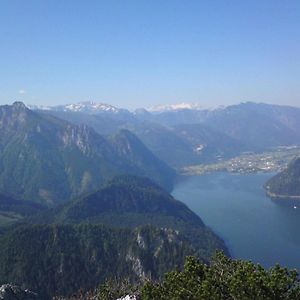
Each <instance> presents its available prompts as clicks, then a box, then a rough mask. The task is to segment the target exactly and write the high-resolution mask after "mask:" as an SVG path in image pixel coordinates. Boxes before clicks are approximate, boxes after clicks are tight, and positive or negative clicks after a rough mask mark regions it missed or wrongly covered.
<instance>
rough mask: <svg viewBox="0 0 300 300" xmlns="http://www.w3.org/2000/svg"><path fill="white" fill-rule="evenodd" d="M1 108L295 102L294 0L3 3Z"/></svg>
mask: <svg viewBox="0 0 300 300" xmlns="http://www.w3.org/2000/svg"><path fill="white" fill-rule="evenodd" d="M0 22H1V26H0V37H1V49H0V54H1V55H0V65H1V69H2V72H1V73H0V104H9V103H12V102H14V101H23V102H24V103H26V104H36V105H62V104H68V103H78V102H82V101H94V102H101V103H108V104H111V105H113V106H117V107H123V108H128V109H135V108H139V107H151V106H157V105H165V104H174V103H181V102H187V103H199V104H201V105H203V106H204V107H215V106H219V105H221V106H222V105H224V106H227V105H231V104H237V103H240V102H248V101H250V102H258V103H260V102H263V103H272V104H281V105H290V106H300V84H299V83H300V59H299V53H300V38H299V37H300V2H299V1H296V0H289V1H284V2H283V1H280V0H266V1H258V0H254V1H237V0H230V1H221V0H219V1H218V0H215V1H189V2H184V1H177V0H173V1H168V0H166V1H163V2H162V1H151V2H149V1H146V0H139V1H128V2H127V1H113V0H112V1H89V2H88V3H87V2H81V1H63V2H61V1H58V0H53V1H36V0H29V1H20V0H10V1H1V3H0Z"/></svg>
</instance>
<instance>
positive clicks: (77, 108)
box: [28, 101, 124, 114]
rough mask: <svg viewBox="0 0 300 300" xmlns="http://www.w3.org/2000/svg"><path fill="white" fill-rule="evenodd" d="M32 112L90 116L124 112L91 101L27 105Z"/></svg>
mask: <svg viewBox="0 0 300 300" xmlns="http://www.w3.org/2000/svg"><path fill="white" fill-rule="evenodd" d="M28 107H29V108H30V109H33V110H53V111H65V112H84V113H90V114H97V113H102V112H108V113H119V112H121V111H124V110H123V109H119V108H117V107H115V106H112V105H110V104H106V103H97V102H93V101H84V102H79V103H71V104H66V105H58V106H43V105H28Z"/></svg>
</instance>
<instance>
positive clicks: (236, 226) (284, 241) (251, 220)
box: [172, 173, 300, 270]
mask: <svg viewBox="0 0 300 300" xmlns="http://www.w3.org/2000/svg"><path fill="white" fill-rule="evenodd" d="M273 175H274V174H251V175H236V174H230V173H211V174H205V175H203V176H192V177H188V178H186V180H184V181H182V182H180V183H178V184H177V185H176V186H175V189H174V190H173V192H172V194H173V196H174V197H175V198H177V199H178V200H181V201H182V202H184V203H186V204H187V205H188V206H189V207H190V208H191V209H192V210H193V211H194V212H196V213H197V214H198V215H199V216H200V217H201V218H202V220H203V221H204V222H205V223H206V225H208V226H209V227H210V228H212V229H213V230H214V231H215V232H216V233H217V234H218V235H219V236H221V237H222V238H223V239H224V240H225V242H226V245H227V247H228V248H229V251H230V253H231V255H232V257H234V258H242V259H249V260H252V261H253V262H257V263H261V264H262V265H263V266H265V267H267V268H268V267H270V266H273V265H274V264H275V263H280V264H281V265H284V266H287V267H289V268H297V269H298V270H300V201H299V200H298V201H287V200H285V201H284V200H281V201H272V200H271V199H269V198H268V197H267V196H266V195H265V191H264V189H263V184H264V183H265V182H266V181H267V180H268V179H269V178H270V177H271V176H273ZM294 206H297V208H294Z"/></svg>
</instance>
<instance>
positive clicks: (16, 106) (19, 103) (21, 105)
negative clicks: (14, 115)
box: [12, 101, 28, 110]
mask: <svg viewBox="0 0 300 300" xmlns="http://www.w3.org/2000/svg"><path fill="white" fill-rule="evenodd" d="M12 107H13V108H14V109H21V110H26V109H28V108H27V106H26V105H25V104H24V103H23V102H22V101H15V102H14V103H13V104H12Z"/></svg>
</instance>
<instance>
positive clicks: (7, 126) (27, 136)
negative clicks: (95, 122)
mask: <svg viewBox="0 0 300 300" xmlns="http://www.w3.org/2000/svg"><path fill="white" fill-rule="evenodd" d="M118 174H135V175H140V176H148V177H150V178H152V179H153V180H154V181H155V182H157V183H158V184H161V185H162V186H164V187H165V188H166V189H168V190H170V189H171V188H172V183H173V180H174V178H175V172H174V171H173V170H172V169H171V168H170V167H169V166H167V165H166V164H165V163H164V162H162V161H161V160H160V159H158V158H157V157H156V156H155V155H154V154H153V153H152V152H151V151H150V150H149V149H148V148H147V147H146V146H145V145H144V144H143V143H142V142H141V141H140V140H139V139H138V138H137V137H136V136H134V134H133V133H131V132H129V131H128V130H121V131H119V132H117V133H116V134H115V135H114V136H110V137H104V136H102V135H100V134H98V133H96V132H95V131H94V130H93V129H92V128H90V127H88V126H87V125H84V124H81V125H73V124H71V123H69V122H67V121H64V120H62V119H58V118H56V117H53V116H52V115H47V114H40V113H38V112H36V111H32V110H29V109H28V108H26V107H25V105H24V104H23V103H20V102H15V103H14V104H13V105H5V106H0V192H3V193H5V194H9V195H12V196H14V197H16V198H23V199H25V200H30V201H36V202H40V203H45V204H47V205H48V206H51V205H55V204H57V203H62V202H64V201H67V200H69V199H70V198H72V197H75V196H78V195H80V194H84V193H87V192H91V191H93V190H97V189H98V188H99V187H100V186H101V185H102V184H103V183H104V182H105V181H107V180H109V179H110V178H113V177H114V176H116V175H118Z"/></svg>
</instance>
